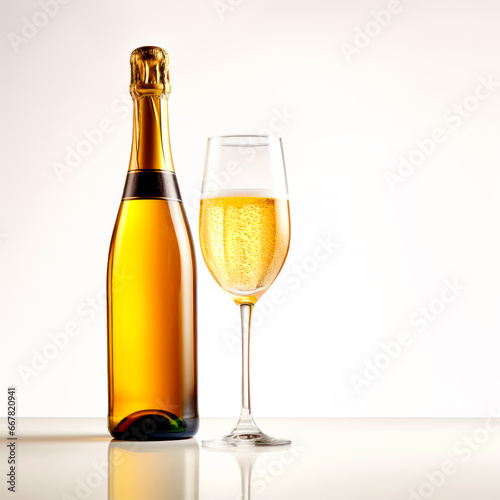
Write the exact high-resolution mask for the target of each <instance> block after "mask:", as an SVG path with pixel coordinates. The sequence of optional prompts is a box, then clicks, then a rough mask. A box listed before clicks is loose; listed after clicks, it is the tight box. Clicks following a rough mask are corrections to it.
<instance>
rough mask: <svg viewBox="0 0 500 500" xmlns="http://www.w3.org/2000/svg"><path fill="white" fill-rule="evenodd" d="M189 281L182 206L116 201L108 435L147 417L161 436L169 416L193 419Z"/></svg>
mask: <svg viewBox="0 0 500 500" xmlns="http://www.w3.org/2000/svg"><path fill="white" fill-rule="evenodd" d="M195 279H196V276H195V264H194V252H193V246H192V241H191V237H190V234H189V230H188V228H187V224H186V219H185V215H184V211H183V209H182V205H181V203H179V202H177V201H167V200H161V199H136V200H128V201H127V200H125V201H122V204H121V206H120V211H119V214H118V219H117V222H116V225H115V230H114V233H113V238H112V242H111V248H110V255H109V263H108V363H109V365H108V370H109V421H108V424H109V430H110V432H111V434H112V435H113V436H114V437H120V436H123V434H122V433H123V432H124V431H127V428H128V427H129V425H130V424H131V423H133V422H134V421H137V420H138V419H140V418H141V417H148V415H149V417H151V415H153V416H155V415H156V416H158V417H159V420H158V421H157V425H158V427H160V430H161V428H162V426H163V429H164V428H165V422H167V421H166V420H165V419H167V420H169V419H170V417H171V416H172V415H173V417H172V418H173V419H174V417H177V418H179V419H183V420H185V421H187V420H189V419H197V408H196V406H197V401H196V345H195V342H196V340H195V339H196V306H195V304H196V297H195ZM124 419H125V421H124V422H122V421H123V420H124ZM162 419H163V421H162ZM174 420H175V419H174ZM174 420H172V422H173V424H175V425H177V424H176V423H175V421H174ZM120 422H122V423H121V424H120ZM119 424H120V426H119ZM167 424H168V422H167ZM175 425H174V427H175ZM167 427H168V425H167ZM174 430H176V429H175V428H174ZM173 434H175V432H173ZM177 435H178V436H179V437H180V434H177ZM153 436H154V434H153ZM173 437H174V438H175V436H173ZM129 438H132V436H129ZM135 439H137V437H136V438H135ZM139 439H141V437H140V436H139Z"/></svg>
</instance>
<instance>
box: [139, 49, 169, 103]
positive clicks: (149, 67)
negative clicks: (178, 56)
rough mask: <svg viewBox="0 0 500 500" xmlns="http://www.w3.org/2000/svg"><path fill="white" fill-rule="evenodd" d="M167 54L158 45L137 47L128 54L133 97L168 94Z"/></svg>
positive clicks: (164, 95) (165, 95)
mask: <svg viewBox="0 0 500 500" xmlns="http://www.w3.org/2000/svg"><path fill="white" fill-rule="evenodd" d="M168 63H169V58H168V54H167V53H166V52H165V51H164V50H163V49H161V48H160V47H139V48H138V49H135V50H134V51H133V52H132V54H131V56H130V71H131V73H130V93H131V94H132V97H133V98H134V99H140V98H141V97H144V96H146V95H148V96H157V97H167V95H168V94H170V81H169V78H168Z"/></svg>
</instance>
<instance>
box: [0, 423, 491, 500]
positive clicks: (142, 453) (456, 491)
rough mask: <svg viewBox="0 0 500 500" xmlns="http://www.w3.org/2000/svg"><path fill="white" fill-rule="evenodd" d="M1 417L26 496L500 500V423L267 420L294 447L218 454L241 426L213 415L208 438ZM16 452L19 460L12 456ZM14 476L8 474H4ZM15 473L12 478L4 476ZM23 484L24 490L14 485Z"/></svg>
mask: <svg viewBox="0 0 500 500" xmlns="http://www.w3.org/2000/svg"><path fill="white" fill-rule="evenodd" d="M0 420H1V423H0V425H1V432H2V439H3V441H4V443H5V444H4V445H2V449H3V452H2V455H4V456H3V459H2V463H3V467H2V468H3V470H4V471H7V473H9V470H10V469H9V468H10V465H9V459H12V458H14V459H15V465H14V467H15V469H14V471H15V477H14V479H13V481H14V489H15V495H12V494H11V493H10V492H9V491H8V487H9V482H8V481H9V476H8V477H7V482H5V481H2V487H1V488H2V491H1V494H0V498H16V499H18V500H20V499H22V500H32V499H33V500H35V499H36V500H45V499H47V500H48V499H50V500H54V499H61V500H75V499H78V500H82V499H93V500H105V499H106V500H128V499H137V500H138V499H144V500H157V499H158V500H159V499H162V500H166V499H179V500H181V499H216V500H219V499H220V500H223V499H228V500H229V499H231V500H236V499H250V498H252V499H254V500H255V499H307V500H309V499H342V500H348V499H371V500H374V499H377V500H378V499H380V500H382V499H384V500H392V499H394V500H396V499H398V500H404V499H409V500H420V499H428V498H435V499H437V500H439V499H450V500H452V499H453V500H461V499H481V500H489V499H492V500H493V499H495V500H497V499H498V498H499V497H500V474H499V469H500V432H498V431H499V430H500V419H496V418H494V417H491V418H485V419H326V418H324V419H321V418H312V419H304V418H297V419H294V418H289V419H265V418H261V419H259V424H260V426H261V428H262V429H263V430H264V431H265V432H269V433H270V434H272V435H275V436H279V437H285V438H290V439H291V440H292V445H291V446H290V447H288V448H282V449H275V450H271V451H266V450H264V451H258V452H214V451H208V450H205V449H203V448H202V447H201V446H200V443H201V441H202V440H203V439H206V438H211V437H216V436H220V435H222V434H224V433H226V432H227V431H229V430H230V429H231V428H232V426H234V424H235V421H234V419H202V422H201V428H200V432H199V433H198V435H197V437H196V439H188V440H181V441H170V442H167V441H159V442H145V443H138V442H124V441H115V440H111V438H110V436H109V435H108V433H107V430H106V419H104V418H19V419H17V429H16V433H17V436H16V437H17V439H15V440H12V439H11V438H10V437H9V436H8V433H7V420H6V419H0ZM12 450H13V452H12ZM4 473H5V472H4ZM4 477H5V476H4ZM11 484H12V483H11Z"/></svg>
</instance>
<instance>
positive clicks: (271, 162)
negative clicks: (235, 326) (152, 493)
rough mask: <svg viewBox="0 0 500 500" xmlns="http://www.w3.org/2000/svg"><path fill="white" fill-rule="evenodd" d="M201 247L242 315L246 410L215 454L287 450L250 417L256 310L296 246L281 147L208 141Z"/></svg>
mask: <svg viewBox="0 0 500 500" xmlns="http://www.w3.org/2000/svg"><path fill="white" fill-rule="evenodd" d="M200 243H201V251H202V254H203V258H204V259H205V263H206V264H207V267H208V269H209V271H210V273H211V274H212V276H213V277H214V279H215V281H217V283H218V284H219V285H220V286H221V287H222V289H223V290H225V291H226V292H227V293H228V294H229V296H230V297H231V298H232V299H233V300H234V301H235V302H236V304H237V305H238V306H239V308H240V315H241V332H242V404H241V414H240V419H239V421H238V424H237V425H236V427H235V428H234V429H233V431H232V432H231V433H230V434H228V435H227V436H224V437H222V438H220V439H214V440H209V441H203V446H204V447H207V448H212V449H234V448H235V447H245V448H247V447H252V446H282V445H288V444H290V441H288V440H283V439H277V438H273V437H270V436H268V435H266V434H264V433H263V432H262V431H261V430H260V429H259V428H258V427H257V425H256V424H255V422H254V419H253V417H252V414H251V409H250V382H249V348H250V323H251V317H252V310H253V307H254V306H255V304H256V302H257V301H258V299H259V298H260V297H262V295H263V294H264V293H265V292H266V290H267V289H268V288H269V287H270V286H271V284H272V283H273V281H274V280H275V279H276V277H277V276H278V274H279V272H280V270H281V268H282V267H283V264H284V262H285V259H286V256H287V253H288V247H289V244H290V211H289V204H288V189H287V181H286V172H285V163H284V159H283V148H282V144H281V139H280V138H279V137H272V136H224V137H213V138H210V139H209V140H208V145H207V155H206V160H205V172H204V177H203V184H202V193H201V204H200Z"/></svg>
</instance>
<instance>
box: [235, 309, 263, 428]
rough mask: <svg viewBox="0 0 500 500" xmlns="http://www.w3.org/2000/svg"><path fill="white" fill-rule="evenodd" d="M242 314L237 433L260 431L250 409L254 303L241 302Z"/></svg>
mask: <svg viewBox="0 0 500 500" xmlns="http://www.w3.org/2000/svg"><path fill="white" fill-rule="evenodd" d="M239 308H240V316H241V414H240V420H239V421H238V424H237V426H236V429H235V431H236V432H237V433H247V434H248V433H250V434H254V433H256V432H257V433H260V430H259V428H258V427H257V425H256V424H255V422H254V420H253V417H252V412H251V409H250V324H251V321H252V311H253V304H240V306H239Z"/></svg>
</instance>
